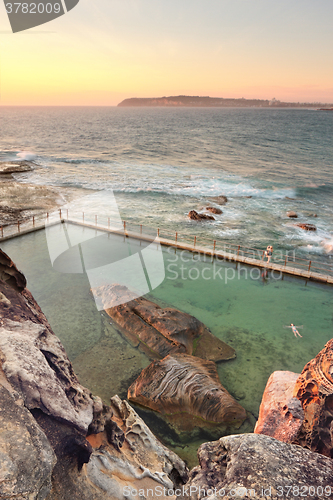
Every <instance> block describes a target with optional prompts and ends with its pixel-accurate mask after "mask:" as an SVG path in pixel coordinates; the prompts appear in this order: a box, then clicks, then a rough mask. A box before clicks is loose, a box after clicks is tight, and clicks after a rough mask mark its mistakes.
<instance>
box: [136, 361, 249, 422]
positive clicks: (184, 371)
mask: <svg viewBox="0 0 333 500" xmlns="http://www.w3.org/2000/svg"><path fill="white" fill-rule="evenodd" d="M128 399H129V400H130V401H132V402H134V403H137V404H139V405H141V406H145V407H148V408H150V409H152V410H155V411H157V412H159V413H162V414H164V415H167V417H168V419H169V420H171V422H172V423H173V424H175V425H176V427H177V428H179V429H180V430H181V431H183V430H186V431H190V430H192V429H193V428H195V427H209V426H211V425H214V424H221V423H225V424H229V425H231V426H234V427H237V425H238V426H239V425H241V423H242V422H243V421H244V420H245V419H246V412H245V410H244V408H242V406H240V404H239V403H237V401H235V400H234V398H233V397H232V396H231V395H230V394H229V393H228V391H227V390H226V389H225V388H224V387H223V386H222V385H221V382H220V380H219V377H218V373H217V370H216V366H215V363H213V362H211V361H204V360H202V359H199V358H195V357H193V356H188V355H186V354H174V355H169V356H167V357H166V358H164V359H163V360H162V361H154V362H152V363H151V364H150V365H149V366H148V367H147V368H145V369H144V370H142V372H141V374H140V376H139V377H138V378H137V380H136V381H135V382H134V383H133V384H132V385H131V387H130V388H129V389H128Z"/></svg>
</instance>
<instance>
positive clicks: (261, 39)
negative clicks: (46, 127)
mask: <svg viewBox="0 0 333 500" xmlns="http://www.w3.org/2000/svg"><path fill="white" fill-rule="evenodd" d="M0 1H1V0H0ZM7 1H8V0H6V2H7ZM332 24H333V0H288V1H285V0H274V1H272V0H177V1H176V0H80V2H79V3H78V5H77V6H76V7H75V8H74V9H72V10H71V11H70V12H68V13H67V14H65V15H64V16H62V17H59V18H58V19H55V20H53V21H51V22H49V23H47V24H44V25H42V26H38V27H36V28H32V29H30V30H27V31H24V32H20V33H15V34H13V33H12V32H11V28H10V24H9V20H8V17H7V14H6V10H5V6H4V3H3V2H1V4H0V105H55V106H57V105H73V106H77V105H89V106H114V105H117V104H118V103H119V102H120V101H122V100H123V99H125V98H129V97H161V96H170V95H202V96H211V97H233V98H241V97H244V98H258V99H272V98H273V97H274V98H276V99H279V100H281V101H296V102H298V101H300V102H323V103H324V102H329V103H333V29H332Z"/></svg>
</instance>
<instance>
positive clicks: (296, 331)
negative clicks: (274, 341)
mask: <svg viewBox="0 0 333 500" xmlns="http://www.w3.org/2000/svg"><path fill="white" fill-rule="evenodd" d="M285 328H291V329H292V331H293V334H294V335H295V337H296V338H297V335H298V336H299V337H302V335H301V334H300V333H299V331H298V330H297V328H303V325H302V326H295V325H294V323H290V325H288V326H285Z"/></svg>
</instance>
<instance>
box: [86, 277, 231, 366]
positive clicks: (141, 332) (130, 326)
mask: <svg viewBox="0 0 333 500" xmlns="http://www.w3.org/2000/svg"><path fill="white" fill-rule="evenodd" d="M94 295H95V296H98V297H99V298H100V299H101V301H102V303H103V304H110V303H116V302H115V301H116V300H117V302H118V303H119V302H122V304H120V305H118V306H115V307H111V308H109V309H106V312H107V314H108V315H109V316H110V317H111V318H112V319H113V320H114V321H115V322H116V323H117V324H118V325H119V327H120V328H121V332H122V333H123V335H125V336H126V338H127V339H129V340H130V341H131V343H132V344H133V345H135V346H140V348H141V349H142V350H143V351H144V352H146V354H147V355H148V356H150V357H151V358H152V359H160V358H164V357H165V356H167V355H168V354H176V353H186V354H192V355H193V356H198V357H200V358H203V359H210V360H211V361H222V360H228V359H232V358H234V357H235V356H236V354H235V350H234V349H233V348H232V347H230V346H228V345H227V344H225V343H224V342H222V341H221V340H219V339H218V338H217V337H215V336H214V335H213V334H212V333H211V332H210V331H209V330H208V328H207V327H206V326H205V325H204V324H203V323H201V321H199V320H197V319H196V318H195V317H194V316H191V315H190V314H186V313H184V312H182V311H179V310H177V309H173V308H170V307H167V308H161V307H160V306H158V305H157V304H155V303H154V302H151V301H149V300H147V299H145V298H143V297H140V298H137V299H133V295H132V293H131V291H130V290H129V289H128V288H126V287H125V286H122V285H117V284H115V285H106V286H102V287H100V288H98V289H94Z"/></svg>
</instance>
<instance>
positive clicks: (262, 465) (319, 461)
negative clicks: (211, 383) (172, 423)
mask: <svg viewBox="0 0 333 500" xmlns="http://www.w3.org/2000/svg"><path fill="white" fill-rule="evenodd" d="M198 458H199V464H200V465H199V466H198V467H195V468H194V469H192V471H191V473H190V480H189V482H188V483H187V484H186V489H187V498H189V499H191V500H199V499H200V500H201V499H205V498H207V497H208V498H209V500H218V499H220V498H224V499H225V500H230V499H235V498H236V499H238V500H240V499H242V498H258V499H259V498H260V499H261V498H269V499H271V500H278V499H280V498H290V497H291V498H299V497H301V496H302V495H303V496H304V497H306V498H310V497H311V498H315V499H317V500H320V499H322V498H323V497H324V496H325V495H328V496H330V495H331V494H332V477H333V461H332V460H331V459H329V458H326V457H323V456H322V455H319V454H317V453H313V452H311V451H309V450H305V449H304V448H301V447H300V446H294V445H291V444H286V443H282V442H281V441H278V440H276V439H274V438H271V437H269V436H263V435H258V434H241V435H238V436H226V437H223V438H221V439H219V440H218V441H215V442H211V443H204V444H203V445H201V446H200V448H199V450H198ZM215 488H216V490H215ZM325 488H326V490H325Z"/></svg>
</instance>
